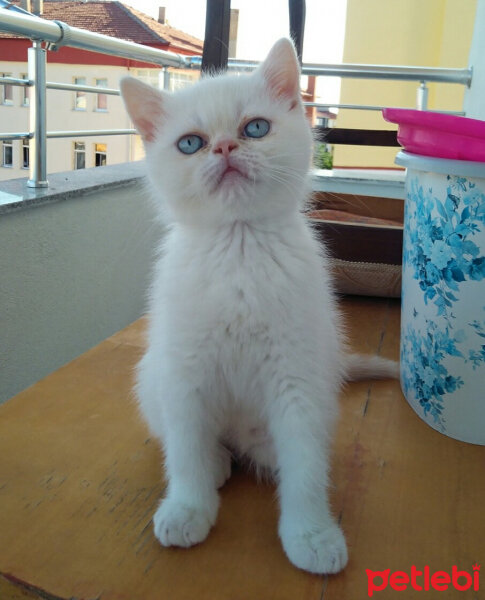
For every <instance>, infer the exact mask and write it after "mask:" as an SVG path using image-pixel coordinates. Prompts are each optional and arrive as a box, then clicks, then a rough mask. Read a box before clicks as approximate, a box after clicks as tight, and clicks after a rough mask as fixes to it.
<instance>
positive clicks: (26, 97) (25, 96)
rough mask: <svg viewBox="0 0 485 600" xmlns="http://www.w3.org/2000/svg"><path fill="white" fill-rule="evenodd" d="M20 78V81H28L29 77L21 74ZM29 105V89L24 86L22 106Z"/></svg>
mask: <svg viewBox="0 0 485 600" xmlns="http://www.w3.org/2000/svg"><path fill="white" fill-rule="evenodd" d="M20 77H21V78H22V79H26V80H28V79H29V76H28V75H27V73H21V75H20ZM29 105H30V87H28V86H24V87H22V106H29Z"/></svg>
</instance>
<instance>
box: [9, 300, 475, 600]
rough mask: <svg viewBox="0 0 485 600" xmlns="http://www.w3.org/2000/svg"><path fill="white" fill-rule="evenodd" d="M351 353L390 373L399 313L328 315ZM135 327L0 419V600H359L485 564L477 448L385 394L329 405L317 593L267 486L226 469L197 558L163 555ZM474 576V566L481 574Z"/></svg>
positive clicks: (13, 403)
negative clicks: (331, 441) (329, 538)
mask: <svg viewBox="0 0 485 600" xmlns="http://www.w3.org/2000/svg"><path fill="white" fill-rule="evenodd" d="M342 306H343V309H344V312H345V315H346V320H347V323H348V328H349V336H350V338H351V342H352V346H353V348H354V349H356V350H358V351H361V352H368V353H379V354H381V355H384V356H387V357H391V358H397V357H398V346H399V304H398V302H397V301H393V300H384V299H371V298H356V297H354V298H346V299H344V300H343V302H342ZM144 325H145V323H144V321H143V320H140V321H137V322H136V323H134V324H133V325H131V326H129V327H128V328H126V329H125V330H123V331H121V332H119V333H118V334H116V335H114V336H113V337H111V338H109V339H108V340H106V341H104V342H102V343H101V344H99V345H98V346H96V347H95V348H93V349H92V350H90V351H89V352H86V353H85V354H83V355H82V356H80V357H79V358H77V359H76V360H74V361H73V362H71V363H69V364H68V365H66V366H64V367H63V368H61V369H59V370H58V371H56V372H55V373H52V374H51V375H49V376H48V377H46V378H45V379H43V380H41V381H39V382H38V383H36V384H35V385H33V386H32V387H30V388H28V389H27V390H25V391H23V392H21V393H20V394H18V395H17V396H16V397H15V398H13V399H12V400H10V401H8V402H7V403H6V404H4V405H2V406H1V407H0V456H1V462H0V599H1V600H32V599H35V600H40V599H42V600H59V599H68V598H69V599H71V598H76V599H84V600H95V599H98V600H189V599H190V600H195V599H197V600H263V599H264V600H273V599H274V600H347V599H348V600H359V599H363V598H367V597H368V593H367V592H368V590H367V585H368V580H367V575H366V569H371V570H374V571H376V570H384V569H391V571H392V572H393V571H397V570H398V571H406V572H407V573H409V571H410V569H411V566H412V565H416V566H417V567H418V568H422V567H424V566H425V565H429V567H430V569H431V571H436V570H444V571H447V572H451V568H452V565H458V567H459V568H460V569H463V570H467V571H469V572H471V571H472V564H474V563H475V562H478V563H479V564H480V563H481V562H482V563H485V517H484V509H485V468H484V467H485V448H484V447H480V446H472V445H468V444H465V443H461V442H457V441H455V440H452V439H449V438H447V437H445V436H442V435H441V434H439V433H437V432H435V431H434V430H432V429H431V428H429V427H428V426H427V425H426V424H425V423H423V422H422V421H421V420H420V419H419V418H418V417H417V416H416V415H415V413H414V412H413V411H412V409H411V408H410V407H409V406H408V405H407V403H406V402H405V400H404V398H403V396H402V394H401V391H400V388H399V383H398V382H397V381H380V382H372V383H369V382H360V383H354V384H351V385H348V386H347V387H346V389H345V390H344V391H343V392H342V397H341V407H342V408H341V418H340V421H339V426H338V431H337V434H336V440H335V445H334V456H333V471H332V479H333V482H334V488H333V490H332V505H333V507H334V511H335V513H336V514H337V515H339V517H340V519H341V522H342V526H343V528H344V530H345V533H346V536H347V540H348V544H349V551H350V561H349V565H348V567H347V568H346V569H345V570H344V571H343V572H342V573H340V574H338V575H334V576H329V577H321V576H316V575H311V574H308V573H305V572H303V571H300V570H298V569H296V568H295V567H293V566H292V565H291V564H290V563H289V562H288V560H287V559H286V557H285V555H284V553H283V550H282V549H281V546H280V543H279V540H278V537H277V533H276V525H277V502H276V499H275V490H274V487H273V486H272V485H268V484H256V482H255V481H254V480H253V479H252V478H251V477H250V476H248V475H247V474H246V473H244V472H243V471H241V470H239V469H237V468H235V470H234V473H233V476H232V477H231V479H230V481H229V482H228V483H227V484H226V485H225V487H224V488H223V489H222V493H221V496H222V502H221V510H220V515H219V519H218V522H217V525H216V527H215V528H214V529H213V530H212V532H211V534H210V536H209V538H208V539H207V540H206V542H205V543H203V544H201V545H200V546H197V547H194V548H191V549H188V550H184V549H166V548H162V547H161V546H160V545H159V544H158V542H157V541H156V540H155V538H154V536H153V533H152V528H151V517H152V515H153V512H154V510H155V507H156V505H157V503H158V501H159V498H160V495H161V494H162V492H163V489H164V482H163V478H162V469H161V465H162V457H161V453H160V451H159V448H158V445H157V442H156V440H154V439H151V438H150V437H149V434H148V432H147V430H146V428H145V426H144V425H143V424H142V423H141V421H140V420H139V418H138V416H137V410H136V404H135V402H134V398H133V394H132V391H131V388H132V381H133V367H134V365H135V363H136V361H137V359H138V358H139V357H140V355H141V352H142V349H143V345H144V335H143V332H144ZM484 570H485V566H484ZM482 577H483V585H482V586H481V587H482V588H483V591H479V592H473V591H471V590H470V591H468V592H457V591H455V590H452V589H450V590H449V591H448V592H435V591H434V590H430V591H429V592H426V593H425V592H420V591H415V590H413V589H409V588H408V589H407V590H406V591H402V592H399V593H398V592H396V591H393V590H391V589H390V587H388V588H387V589H386V591H382V592H375V593H374V596H373V597H374V598H382V599H384V600H388V599H389V598H390V599H391V600H392V598H394V597H397V598H398V600H399V599H403V600H408V599H409V598H418V599H420V598H425V599H429V598H470V599H474V600H476V599H478V598H485V575H484V574H482Z"/></svg>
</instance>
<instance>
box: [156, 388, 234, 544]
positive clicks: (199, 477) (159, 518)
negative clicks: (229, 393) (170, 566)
mask: <svg viewBox="0 0 485 600" xmlns="http://www.w3.org/2000/svg"><path fill="white" fill-rule="evenodd" d="M177 388H178V389H177ZM169 389H170V388H169ZM169 393H171V394H172V397H171V398H170V402H169V403H166V405H165V406H164V408H165V410H164V422H165V426H164V439H163V442H164V447H165V467H166V474H167V478H168V488H167V494H166V497H165V498H164V499H163V500H162V502H161V504H160V506H159V508H158V509H157V511H156V513H155V516H154V518H153V523H154V531H155V535H156V537H157V538H158V540H159V541H160V543H161V544H162V545H163V546H183V547H188V546H192V545H193V544H197V543H199V542H202V541H203V540H204V539H205V538H206V537H207V535H208V533H209V531H210V528H211V527H212V526H213V525H214V523H215V521H216V517H217V511H218V508H219V496H218V493H217V487H218V486H220V485H221V484H222V480H223V479H224V480H225V478H226V477H227V475H228V472H227V466H228V465H227V460H226V459H227V457H226V455H224V459H225V460H224V461H222V460H221V457H222V456H223V455H222V454H221V452H220V448H219V443H218V439H217V433H216V432H215V431H214V424H213V423H211V422H210V419H209V418H208V416H207V411H205V410H204V408H203V404H204V403H203V402H202V401H201V398H200V397H199V393H198V392H197V391H195V390H194V391H191V390H181V389H180V384H178V385H177V384H176V386H174V387H173V388H172V389H171V391H170V392H169Z"/></svg>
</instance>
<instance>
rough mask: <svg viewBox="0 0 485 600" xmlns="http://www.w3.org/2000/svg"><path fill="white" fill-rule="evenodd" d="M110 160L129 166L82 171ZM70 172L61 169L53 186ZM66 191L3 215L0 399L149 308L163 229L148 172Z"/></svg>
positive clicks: (89, 175) (90, 176)
mask: <svg viewBox="0 0 485 600" xmlns="http://www.w3.org/2000/svg"><path fill="white" fill-rule="evenodd" d="M105 169H106V170H111V171H112V170H114V169H119V171H120V173H122V171H123V169H125V170H127V169H126V166H124V165H123V166H119V167H106V168H103V167H101V168H100V169H95V171H96V174H93V172H92V171H93V170H84V171H82V172H81V171H78V172H77V173H78V174H79V175H81V173H82V176H83V177H85V181H89V182H90V183H91V182H92V180H93V178H96V177H98V178H99V179H100V180H101V179H103V171H104V170H105ZM69 177H70V176H69V174H62V175H54V176H53V177H52V180H53V181H52V183H53V185H52V187H53V188H56V189H58V190H62V180H63V179H64V178H65V179H66V180H67V179H69ZM56 178H57V179H56ZM12 183H13V182H12ZM6 185H7V184H4V186H6ZM9 185H10V184H9ZM120 186H121V187H120ZM63 196H64V197H63V198H62V199H60V200H58V201H55V202H51V203H49V202H47V203H43V204H40V205H38V206H27V207H26V208H23V209H20V210H16V211H15V212H7V213H5V214H2V215H0V273H1V279H0V340H1V343H0V365H1V368H0V372H1V376H0V402H2V401H4V400H6V399H8V398H10V397H11V396H12V395H14V394H15V393H17V392H19V391H20V390H22V389H24V388H25V387H27V386H29V385H30V384H32V383H34V382H35V381H37V380H38V379H40V378H41V377H44V376H45V375H47V374H48V373H50V372H51V371H53V370H55V369H57V368H58V367H60V366H61V365H63V364H65V363H66V362H68V361H70V360H72V359H73V358H75V357H76V356H78V355H79V354H81V353H83V352H85V351H86V350H87V349H88V348H90V347H92V346H94V345H95V344H97V343H98V342H100V341H101V340H103V339H105V338H106V337H108V336H110V335H112V334H113V333H115V332H116V331H118V330H120V329H122V328H123V327H125V326H126V325H127V324H129V323H131V322H132V321H134V320H135V319H137V318H138V317H140V316H141V315H142V314H143V312H144V311H145V308H146V303H145V299H146V290H147V285H148V282H149V278H150V272H151V265H152V260H153V256H154V248H155V246H156V243H157V240H158V238H159V237H160V235H161V232H160V228H159V226H158V225H157V223H156V222H155V221H154V219H153V211H152V207H151V204H150V202H149V201H148V199H147V194H146V192H145V190H144V188H143V186H142V184H141V183H140V180H138V181H131V182H130V183H129V184H126V183H123V181H119V182H118V183H114V184H113V185H111V186H110V187H104V189H100V190H99V189H98V191H95V192H93V193H91V194H86V193H84V192H83V190H82V189H80V190H79V191H78V192H75V191H73V190H72V189H71V190H66V192H65V193H63ZM0 200H1V192H0Z"/></svg>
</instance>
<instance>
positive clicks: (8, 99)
mask: <svg viewBox="0 0 485 600" xmlns="http://www.w3.org/2000/svg"><path fill="white" fill-rule="evenodd" d="M2 77H12V73H2ZM0 88H1V91H0V104H1V105H2V106H13V85H12V84H11V83H2V84H1V85H0ZM7 90H8V92H9V93H8V94H7Z"/></svg>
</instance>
